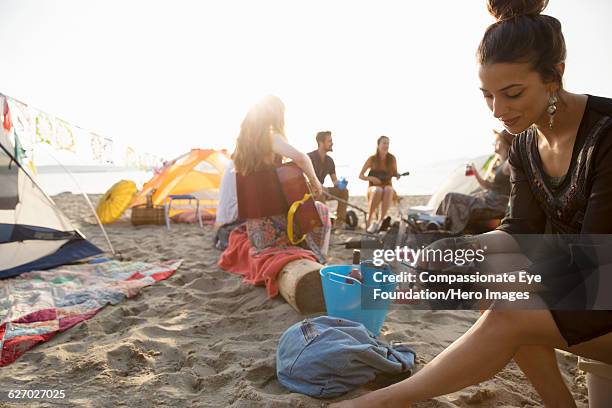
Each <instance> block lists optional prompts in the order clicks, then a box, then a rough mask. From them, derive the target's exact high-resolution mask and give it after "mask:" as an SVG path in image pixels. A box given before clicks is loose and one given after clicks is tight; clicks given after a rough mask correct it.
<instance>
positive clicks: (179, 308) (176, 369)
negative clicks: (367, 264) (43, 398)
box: [0, 194, 587, 407]
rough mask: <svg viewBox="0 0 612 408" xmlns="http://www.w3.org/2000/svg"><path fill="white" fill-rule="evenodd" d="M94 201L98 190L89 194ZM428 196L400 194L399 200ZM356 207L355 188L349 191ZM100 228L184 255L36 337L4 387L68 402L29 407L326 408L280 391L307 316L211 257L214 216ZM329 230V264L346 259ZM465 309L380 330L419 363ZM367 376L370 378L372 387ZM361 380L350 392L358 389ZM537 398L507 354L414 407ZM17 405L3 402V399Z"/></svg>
mask: <svg viewBox="0 0 612 408" xmlns="http://www.w3.org/2000/svg"><path fill="white" fill-rule="evenodd" d="M54 200H55V201H56V203H57V204H58V206H59V207H60V208H61V209H62V210H63V211H64V212H65V213H66V215H67V216H68V217H69V218H70V219H71V220H72V221H73V222H74V223H75V224H76V225H77V226H78V228H79V229H80V230H81V231H82V232H83V233H84V234H85V235H86V236H87V237H88V238H89V239H90V240H91V241H92V242H94V243H95V244H97V245H99V246H100V247H101V248H103V249H106V248H107V246H106V243H105V242H104V239H103V236H102V233H101V231H100V229H99V227H98V226H97V225H95V223H94V222H93V217H92V215H91V213H90V210H89V208H88V207H87V205H86V203H85V201H84V199H83V197H82V196H78V195H72V194H60V195H58V196H55V197H54ZM92 200H93V201H94V204H95V202H96V200H97V197H96V196H93V197H92ZM426 201H427V197H425V196H412V197H405V198H404V199H403V200H402V202H403V205H404V206H410V205H418V204H424V203H426ZM354 202H355V203H358V204H359V205H364V204H365V203H364V199H363V198H356V199H354ZM107 231H108V233H109V235H110V237H111V240H112V242H113V244H114V246H115V248H116V250H117V251H118V252H120V253H121V255H122V256H123V257H124V259H126V260H142V261H159V260H171V259H183V264H182V266H181V267H180V268H179V270H178V271H177V272H176V273H175V274H174V275H173V276H171V277H170V278H169V279H167V280H165V281H162V282H159V283H157V284H155V285H153V286H151V287H149V288H145V289H144V290H143V291H142V292H141V293H140V294H139V295H137V296H136V297H135V298H133V299H129V300H125V301H123V302H122V303H120V304H118V305H116V306H108V307H106V308H105V309H104V310H102V311H101V312H100V313H99V314H97V315H96V316H95V317H93V318H92V319H90V320H88V321H86V322H84V323H81V324H79V325H77V326H76V327H74V328H72V329H71V330H68V331H67V332H65V333H62V334H60V335H58V336H56V337H54V338H53V339H52V340H51V341H49V342H47V343H44V344H41V345H39V346H38V347H35V348H34V349H32V350H31V351H29V352H27V353H26V354H25V355H24V356H22V357H21V358H20V359H19V360H18V361H17V362H15V363H13V364H11V365H9V366H7V367H3V368H1V369H0V384H2V385H1V386H0V388H1V389H2V390H3V391H7V390H9V389H23V388H28V389H36V388H40V389H64V390H65V392H66V399H65V400H56V401H54V402H33V401H31V400H30V401H28V402H27V406H30V407H56V406H79V407H164V406H175V407H192V406H199V407H322V406H326V404H327V402H325V401H321V400H317V399H314V398H310V397H307V396H303V395H299V394H292V393H289V392H288V391H287V390H285V389H284V388H283V387H282V386H281V385H280V384H279V383H278V382H277V381H276V376H275V355H276V346H277V342H278V339H279V337H280V335H281V334H282V333H283V331H284V330H285V329H287V328H288V327H289V326H290V325H292V324H293V323H296V322H298V321H300V320H301V319H303V316H300V315H298V314H297V313H296V312H295V311H294V310H293V309H292V308H291V307H290V306H289V305H288V304H287V303H285V301H284V300H283V299H282V298H280V297H278V298H275V299H268V298H267V297H266V294H265V289H264V288H263V287H252V286H249V285H246V284H243V283H242V282H241V279H240V278H239V277H238V276H235V275H231V274H229V273H226V272H224V271H222V270H220V269H219V268H218V267H217V259H218V257H219V254H220V253H219V251H218V250H216V249H214V248H213V247H212V236H213V228H212V226H209V225H208V226H205V227H204V228H203V229H201V228H199V227H198V226H197V225H187V224H173V225H172V229H171V231H167V230H166V228H165V227H161V226H140V227H134V226H132V225H131V224H130V222H129V217H128V214H125V215H124V216H123V218H122V219H121V220H120V221H119V222H116V223H114V224H111V225H108V226H107ZM349 236H350V234H348V233H342V232H341V233H337V232H336V233H333V234H332V243H331V246H330V249H331V257H332V262H349V261H350V256H351V252H350V250H346V249H344V247H343V246H339V245H337V243H339V242H342V241H344V240H346V239H347V238H348V237H349ZM477 317H478V313H477V312H472V311H438V312H431V311H427V312H414V311H412V312H408V311H402V309H401V308H400V309H397V310H393V311H391V312H390V313H389V315H388V317H387V320H386V323H385V325H384V327H383V332H382V338H383V339H385V340H401V341H403V342H407V343H409V344H411V345H412V346H413V347H414V349H415V350H416V351H417V353H418V362H419V368H420V367H422V366H423V365H424V364H425V363H426V362H428V361H430V360H431V359H432V358H433V357H434V356H435V355H436V354H438V353H439V352H440V351H442V350H443V349H444V348H445V347H446V346H448V345H449V344H450V343H451V342H452V341H453V340H455V339H456V338H458V337H459V336H460V335H461V334H462V333H464V332H465V331H466V330H467V329H468V328H469V327H470V325H471V324H472V323H473V322H474V321H475V320H476V318H477ZM558 359H559V361H560V365H561V367H562V371H563V375H564V376H565V378H566V379H567V381H568V383H569V384H571V391H572V392H573V394H574V396H575V398H576V400H577V403H578V406H579V407H586V406H587V400H586V388H585V380H584V374H583V373H582V372H580V371H579V370H578V369H577V368H576V362H577V359H576V357H575V356H573V355H569V354H565V353H564V354H561V353H559V354H558ZM372 387H373V386H370V387H369V388H372ZM367 390H368V387H363V388H361V389H359V390H356V391H354V392H352V393H351V394H349V395H347V397H351V396H356V395H359V394H361V393H364V392H366V391H367ZM539 401H540V400H539V398H538V396H537V394H536V393H535V391H534V390H533V388H532V387H531V386H530V385H529V384H528V382H527V381H526V379H525V378H524V376H523V375H522V373H521V372H520V370H519V369H518V367H517V366H516V365H514V364H513V363H512V364H510V365H508V366H507V367H506V368H505V369H504V370H503V371H502V372H501V373H500V374H498V375H497V376H495V377H494V378H493V379H491V380H489V381H486V382H484V383H482V384H480V385H478V386H473V387H470V388H467V389H465V390H463V391H460V392H457V393H454V394H451V395H448V396H445V397H440V398H436V399H435V400H430V401H426V402H422V403H419V404H415V406H416V407H502V406H503V407H537V406H540V405H541V404H540V402H539ZM17 406H24V405H23V404H22V403H15V402H10V403H9V402H2V400H0V407H17Z"/></svg>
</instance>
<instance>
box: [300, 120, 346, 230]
mask: <svg viewBox="0 0 612 408" xmlns="http://www.w3.org/2000/svg"><path fill="white" fill-rule="evenodd" d="M316 139H317V145H318V148H317V150H313V151H312V152H310V153H308V156H309V157H310V160H311V161H312V166H313V167H314V170H315V173H316V175H317V178H318V179H319V182H320V183H321V184H323V182H324V181H325V177H327V175H329V176H330V177H331V179H332V182H333V183H334V186H333V187H324V191H325V192H326V193H328V194H331V195H333V196H335V197H337V198H339V200H338V209H337V210H336V221H335V223H334V227H336V228H339V227H342V226H343V225H344V221H345V217H346V201H347V200H348V198H349V192H348V189H347V188H346V183H344V184H342V183H340V181H339V180H338V177H336V165H335V164H334V159H332V158H331V157H329V156H328V155H327V153H328V152H331V151H333V147H334V142H333V140H332V133H331V132H330V131H329V130H325V131H322V132H319V133H317V137H316ZM322 200H325V201H329V200H333V198H331V197H329V196H327V195H326V196H325V197H322Z"/></svg>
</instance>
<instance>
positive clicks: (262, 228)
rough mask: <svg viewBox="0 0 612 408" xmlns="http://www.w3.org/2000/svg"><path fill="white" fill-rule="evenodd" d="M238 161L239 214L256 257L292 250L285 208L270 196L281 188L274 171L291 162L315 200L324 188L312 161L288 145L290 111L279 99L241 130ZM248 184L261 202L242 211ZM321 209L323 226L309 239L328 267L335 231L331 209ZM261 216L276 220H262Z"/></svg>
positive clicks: (255, 110) (265, 102)
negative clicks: (265, 252) (287, 113)
mask: <svg viewBox="0 0 612 408" xmlns="http://www.w3.org/2000/svg"><path fill="white" fill-rule="evenodd" d="M232 157H233V160H234V168H235V172H236V187H237V190H238V213H239V216H240V218H242V219H245V220H246V228H247V234H248V237H249V241H250V243H251V245H252V247H253V248H254V249H255V253H258V252H261V251H263V250H265V249H267V248H271V247H274V248H282V247H286V246H291V244H290V242H289V240H288V237H287V214H286V213H284V211H283V212H282V213H280V212H279V211H278V208H280V206H281V204H282V203H281V202H279V198H278V196H275V194H271V193H269V192H271V191H273V189H272V190H271V188H273V186H276V185H277V183H278V182H277V179H276V173H275V172H274V171H270V170H273V169H274V168H275V167H277V166H280V165H281V164H282V161H283V158H288V159H291V160H293V162H295V164H297V166H298V167H299V168H300V169H302V171H303V172H304V174H305V175H306V177H307V179H308V181H309V183H310V187H311V189H312V192H313V194H314V195H315V196H319V195H320V194H321V192H322V190H323V187H322V186H321V183H320V182H319V179H318V178H317V176H316V174H315V171H314V168H313V167H312V162H311V161H310V158H309V157H308V156H307V155H306V154H305V153H302V152H300V151H299V150H297V149H296V148H295V147H293V146H292V145H291V144H289V142H288V141H287V137H286V136H285V105H284V104H283V102H282V101H281V100H280V99H279V98H278V97H276V96H272V95H270V96H267V97H265V98H263V99H262V100H261V101H260V102H258V103H257V104H255V106H253V107H252V108H251V109H250V110H249V112H248V113H247V115H246V117H245V118H244V120H243V121H242V124H241V126H240V134H239V135H238V139H237V141H236V149H235V151H234V154H233V155H232ZM244 183H253V184H255V185H250V186H249V188H251V190H250V191H257V192H258V196H257V197H246V198H245V200H244V202H245V203H247V205H245V206H243V207H241V206H240V202H241V198H240V194H241V191H244V190H246V189H244V188H243V187H244ZM266 192H268V193H266ZM316 206H317V210H318V212H319V215H320V216H321V222H322V224H323V226H322V227H320V228H318V229H315V230H314V231H312V232H310V233H309V234H307V237H306V244H307V245H308V247H309V249H310V250H311V251H312V252H313V253H314V254H315V255H316V257H317V258H318V259H319V260H320V261H321V262H324V261H325V256H326V254H327V245H329V233H330V229H331V226H330V223H329V215H328V211H327V207H326V206H325V205H324V204H322V203H319V202H316ZM262 209H263V210H262ZM270 209H272V210H270ZM261 211H264V212H265V211H268V212H270V214H269V215H261Z"/></svg>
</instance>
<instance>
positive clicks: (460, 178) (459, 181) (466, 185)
mask: <svg viewBox="0 0 612 408" xmlns="http://www.w3.org/2000/svg"><path fill="white" fill-rule="evenodd" d="M490 157H491V156H486V155H485V156H479V157H476V158H474V159H472V160H470V161H471V162H473V163H474V164H475V165H476V167H477V168H478V169H480V170H479V171H480V172H481V174H482V172H483V171H484V169H483V168H484V167H485V166H486V164H487V163H488V160H489V158H490ZM478 187H479V184H478V182H477V181H476V177H468V176H466V175H465V165H461V166H458V167H457V168H455V169H454V170H453V171H452V173H451V174H449V176H448V177H447V179H446V181H445V182H444V183H443V184H442V185H441V186H440V187H439V188H438V190H436V192H435V193H434V194H433V195H432V196H431V197H430V198H429V201H428V202H427V204H426V205H424V206H416V207H412V208H411V209H410V210H411V212H422V213H430V214H434V213H435V212H436V210H437V209H438V207H439V206H440V203H441V202H442V200H443V199H444V196H445V195H446V194H447V193H462V194H470V193H471V192H473V191H474V190H477V189H478Z"/></svg>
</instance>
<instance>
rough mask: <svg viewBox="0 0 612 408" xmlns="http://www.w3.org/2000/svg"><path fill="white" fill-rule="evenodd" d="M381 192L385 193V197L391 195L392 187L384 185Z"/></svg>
mask: <svg viewBox="0 0 612 408" xmlns="http://www.w3.org/2000/svg"><path fill="white" fill-rule="evenodd" d="M383 194H384V195H385V197H389V196H393V187H391V186H385V187H384V190H383Z"/></svg>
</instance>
